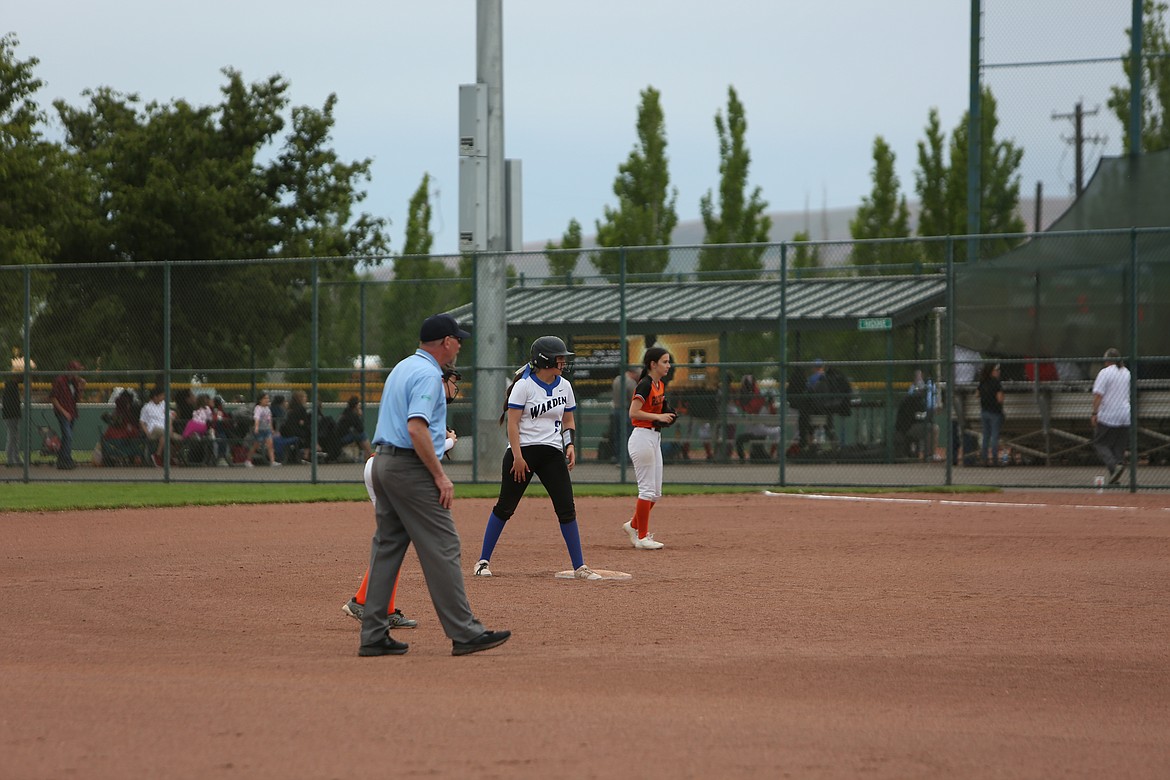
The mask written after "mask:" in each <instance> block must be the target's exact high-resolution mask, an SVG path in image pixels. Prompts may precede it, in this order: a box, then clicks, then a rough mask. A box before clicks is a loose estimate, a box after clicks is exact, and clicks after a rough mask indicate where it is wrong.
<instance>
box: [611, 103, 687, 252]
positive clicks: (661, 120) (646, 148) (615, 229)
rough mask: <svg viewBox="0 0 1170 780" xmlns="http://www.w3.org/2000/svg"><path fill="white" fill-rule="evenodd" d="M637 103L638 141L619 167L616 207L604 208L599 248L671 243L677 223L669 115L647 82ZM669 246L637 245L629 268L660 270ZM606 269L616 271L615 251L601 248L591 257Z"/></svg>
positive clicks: (676, 196) (615, 182)
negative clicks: (669, 153) (668, 142)
mask: <svg viewBox="0 0 1170 780" xmlns="http://www.w3.org/2000/svg"><path fill="white" fill-rule="evenodd" d="M641 96H642V103H641V105H640V106H639V108H638V124H637V132H638V142H637V144H635V145H634V148H633V150H632V151H631V152H630V156H629V157H628V158H627V159H626V162H624V163H623V164H622V165H621V166H619V167H618V175H617V178H616V179H614V183H613V193H614V195H616V196H617V201H618V203H617V208H611V207H609V206H606V207H605V220H604V222H603V221H601V220H598V222H597V244H598V246H601V247H610V248H613V247H656V246H668V245H669V244H670V236H671V234H672V233H673V232H674V226H675V225H676V224H678V213H677V211H676V210H675V203H676V202H677V201H678V189H677V188H672V187H671V186H670V172H669V170H668V165H667V163H668V158H667V156H666V119H665V116H664V114H663V112H662V104H661V101H660V99H659V98H660V95H659V92H658V90H656V89H654V88H653V87H647V88H646V89H644V90H643V91H642V93H641ZM669 259H670V258H669V255H668V254H667V250H665V249H661V250H649V251H647V250H635V251H631V252H629V253H628V254H627V271H628V272H629V273H634V274H646V273H661V272H662V271H664V270H665V269H666V264H667V262H668V261H669ZM590 260H591V261H592V263H593V264H594V266H595V267H596V268H597V270H598V271H599V272H601V273H603V274H616V273H617V272H618V264H619V257H618V253H617V252H598V253H596V254H595V255H594V256H593V257H591V258H590Z"/></svg>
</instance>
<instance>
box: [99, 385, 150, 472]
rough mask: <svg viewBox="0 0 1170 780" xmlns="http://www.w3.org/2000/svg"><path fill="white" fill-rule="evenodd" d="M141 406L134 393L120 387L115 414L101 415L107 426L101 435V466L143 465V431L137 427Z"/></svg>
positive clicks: (115, 396) (116, 395) (117, 392)
mask: <svg viewBox="0 0 1170 780" xmlns="http://www.w3.org/2000/svg"><path fill="white" fill-rule="evenodd" d="M138 415H139V407H138V400H137V398H135V396H134V392H133V391H131V390H128V389H124V388H118V389H117V390H116V391H115V395H114V411H113V412H112V413H110V414H104V415H102V419H103V420H105V422H106V424H107V426H106V430H105V431H104V432H103V433H102V463H103V464H104V465H107V466H115V465H120V466H129V465H142V458H143V450H142V442H143V441H144V440H143V437H142V429H141V428H139V426H138Z"/></svg>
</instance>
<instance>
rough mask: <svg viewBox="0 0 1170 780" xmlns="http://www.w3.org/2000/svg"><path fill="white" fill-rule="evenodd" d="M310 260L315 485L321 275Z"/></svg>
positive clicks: (313, 473) (312, 473) (312, 471)
mask: <svg viewBox="0 0 1170 780" xmlns="http://www.w3.org/2000/svg"><path fill="white" fill-rule="evenodd" d="M311 262H312V267H313V272H312V279H313V317H312V320H313V324H312V333H311V337H310V339H309V382H310V386H311V388H312V397H313V413H312V416H311V417H310V418H309V420H310V423H309V424H310V425H311V426H312V427H311V429H310V434H309V436H310V438H311V439H312V440H313V442H314V444H313V445H312V450H313V459H312V461H311V463H310V465H309V481H310V482H312V483H313V484H314V485H315V484H317V445H316V443H315V442H316V441H317V436H318V431H317V428H318V426H317V415H318V410H319V409H320V408H321V399H320V397H319V393H320V391H319V389H318V387H317V382H318V376H317V360H318V355H317V338H318V334H319V333H320V331H319V330H318V328H319V326H320V313H321V312H320V303H321V277H320V265H319V263H318V261H317V258H316V257H314V258H313V259H312V261H311Z"/></svg>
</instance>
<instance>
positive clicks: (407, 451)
mask: <svg viewBox="0 0 1170 780" xmlns="http://www.w3.org/2000/svg"><path fill="white" fill-rule="evenodd" d="M374 451H375V452H377V453H378V454H379V455H406V456H407V457H411V458H417V457H418V453H417V452H415V451H414V450H412V449H411V448H410V447H395V446H394V445H393V444H379V445H378V446H377V447H375V448H374Z"/></svg>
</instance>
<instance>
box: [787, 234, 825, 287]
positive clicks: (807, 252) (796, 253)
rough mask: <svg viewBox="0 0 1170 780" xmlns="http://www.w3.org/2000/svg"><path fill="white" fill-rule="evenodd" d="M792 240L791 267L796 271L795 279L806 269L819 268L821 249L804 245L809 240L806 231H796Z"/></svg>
mask: <svg viewBox="0 0 1170 780" xmlns="http://www.w3.org/2000/svg"><path fill="white" fill-rule="evenodd" d="M792 240H793V241H794V242H795V244H794V246H793V247H792V255H791V258H792V260H791V266H792V268H793V269H794V270H795V271H796V276H797V278H799V277H800V276H801V272H802V271H804V270H805V269H807V268H820V267H821V248H820V247H819V246H810V245H809V244H806V243H804V242H806V241H809V240H810V239H809V235H808V231H807V230H798V231H796V233H795V234H793V236H792Z"/></svg>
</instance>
